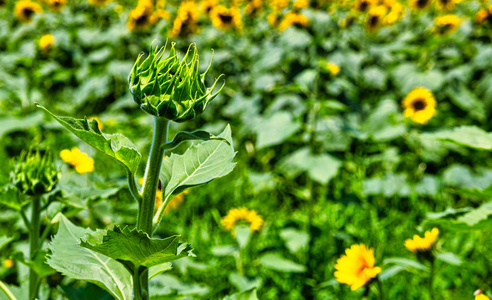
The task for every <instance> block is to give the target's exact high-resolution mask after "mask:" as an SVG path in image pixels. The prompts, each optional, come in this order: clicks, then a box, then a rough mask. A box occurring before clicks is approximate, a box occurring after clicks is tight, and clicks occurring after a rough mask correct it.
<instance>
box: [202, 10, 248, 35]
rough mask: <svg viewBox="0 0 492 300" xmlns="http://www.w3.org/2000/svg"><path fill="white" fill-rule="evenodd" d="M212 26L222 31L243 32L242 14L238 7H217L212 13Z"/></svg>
mask: <svg viewBox="0 0 492 300" xmlns="http://www.w3.org/2000/svg"><path fill="white" fill-rule="evenodd" d="M210 18H211V19H212V24H213V25H214V26H215V27H217V28H218V29H221V30H229V29H237V30H242V28H243V23H242V21H241V13H240V12H239V9H237V7H231V8H227V7H225V6H223V5H218V6H216V7H215V8H214V9H213V10H212V12H211V13H210Z"/></svg>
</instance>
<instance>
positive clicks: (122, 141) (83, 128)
mask: <svg viewBox="0 0 492 300" xmlns="http://www.w3.org/2000/svg"><path fill="white" fill-rule="evenodd" d="M37 106H38V107H40V108H42V109H44V110H45V111H46V112H48V113H49V114H50V115H52V116H53V118H55V120H57V121H58V122H59V123H60V124H61V125H63V126H64V127H65V128H67V129H68V130H69V131H70V132H72V133H73V134H75V135H76V136H77V137H79V138H80V139H82V140H83V141H84V142H86V143H87V144H89V145H91V146H92V147H94V148H95V149H97V150H99V151H101V152H103V153H105V154H107V155H109V156H111V157H112V158H114V159H116V160H117V161H118V162H120V163H121V164H122V165H123V166H125V167H126V168H127V169H128V170H129V171H130V172H132V173H135V171H136V170H137V168H138V164H139V163H140V158H141V154H140V152H138V150H137V147H136V146H135V145H134V144H133V143H132V142H131V141H130V140H129V139H128V138H127V137H125V136H124V135H122V134H119V133H115V134H104V133H102V131H101V130H100V129H99V125H98V123H97V121H96V120H91V121H89V120H87V118H84V119H74V118H70V117H59V116H56V115H55V114H53V113H52V112H50V111H49V110H48V109H46V108H45V107H43V106H41V105H39V104H37Z"/></svg>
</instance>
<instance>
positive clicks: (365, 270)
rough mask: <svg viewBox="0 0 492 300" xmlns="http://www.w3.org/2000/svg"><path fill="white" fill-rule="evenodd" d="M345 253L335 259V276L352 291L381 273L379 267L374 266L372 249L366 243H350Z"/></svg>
mask: <svg viewBox="0 0 492 300" xmlns="http://www.w3.org/2000/svg"><path fill="white" fill-rule="evenodd" d="M345 254H346V255H342V256H340V258H339V259H338V260H337V264H336V265H335V269H336V270H337V271H336V272H335V277H336V279H337V280H338V282H340V283H345V284H348V285H350V289H351V290H352V291H355V290H357V289H358V288H361V287H363V286H364V285H365V284H366V283H367V282H368V281H369V280H371V279H372V278H375V277H376V276H377V275H378V274H379V273H381V268H380V267H375V266H374V250H373V249H369V248H367V247H366V245H364V244H360V245H352V247H350V248H349V249H346V250H345Z"/></svg>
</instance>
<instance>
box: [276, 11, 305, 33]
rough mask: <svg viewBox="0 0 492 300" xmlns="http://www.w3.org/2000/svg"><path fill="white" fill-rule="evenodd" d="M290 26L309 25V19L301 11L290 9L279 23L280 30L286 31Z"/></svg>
mask: <svg viewBox="0 0 492 300" xmlns="http://www.w3.org/2000/svg"><path fill="white" fill-rule="evenodd" d="M290 26H298V27H308V26H309V19H308V18H307V17H306V16H304V15H302V14H301V13H298V12H294V11H289V12H288V13H287V14H286V15H285V17H284V19H283V20H282V21H281V22H280V24H279V25H278V30H279V31H284V30H285V29H287V28H289V27H290Z"/></svg>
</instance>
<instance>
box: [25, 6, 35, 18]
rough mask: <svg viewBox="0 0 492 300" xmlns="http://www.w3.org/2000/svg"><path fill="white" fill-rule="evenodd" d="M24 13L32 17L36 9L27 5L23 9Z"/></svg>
mask: <svg viewBox="0 0 492 300" xmlns="http://www.w3.org/2000/svg"><path fill="white" fill-rule="evenodd" d="M22 14H23V15H24V16H25V17H26V19H30V18H31V17H32V15H33V14H34V10H33V9H32V8H30V7H26V8H24V10H23V11H22Z"/></svg>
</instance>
